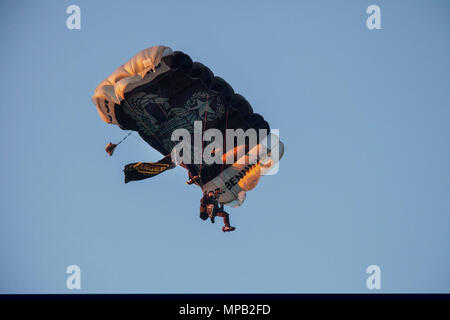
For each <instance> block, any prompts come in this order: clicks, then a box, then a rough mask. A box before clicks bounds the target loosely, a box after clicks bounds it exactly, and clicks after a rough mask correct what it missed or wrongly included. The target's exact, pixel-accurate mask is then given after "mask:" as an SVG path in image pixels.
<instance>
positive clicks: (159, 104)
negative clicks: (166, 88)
mask: <svg viewBox="0 0 450 320" xmlns="http://www.w3.org/2000/svg"><path fill="white" fill-rule="evenodd" d="M158 96H159V97H160V98H161V87H160V86H158ZM157 105H158V107H159V109H160V110H161V111H162V112H163V113H164V116H165V117H166V120H169V117H168V116H167V113H166V110H164V107H162V106H161V103H158V104H157Z"/></svg>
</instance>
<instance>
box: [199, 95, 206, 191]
mask: <svg viewBox="0 0 450 320" xmlns="http://www.w3.org/2000/svg"><path fill="white" fill-rule="evenodd" d="M208 100H209V94H207V95H206V107H205V119H204V121H203V122H204V123H203V131H202V157H201V159H202V160H201V162H200V172H199V173H198V176H199V178H200V185H201V188H203V181H202V165H203V135H204V133H205V129H206V122H207V121H208V117H207V115H208Z"/></svg>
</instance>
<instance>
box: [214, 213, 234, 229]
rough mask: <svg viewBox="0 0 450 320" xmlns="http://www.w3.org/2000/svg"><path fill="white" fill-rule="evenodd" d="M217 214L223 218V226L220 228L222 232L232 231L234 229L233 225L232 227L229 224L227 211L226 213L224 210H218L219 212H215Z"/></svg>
mask: <svg viewBox="0 0 450 320" xmlns="http://www.w3.org/2000/svg"><path fill="white" fill-rule="evenodd" d="M217 216H219V217H222V218H223V224H224V226H223V228H222V231H223V232H228V231H234V230H235V229H236V228H235V227H232V226H231V225H230V215H229V214H228V213H226V212H225V211H219V212H217Z"/></svg>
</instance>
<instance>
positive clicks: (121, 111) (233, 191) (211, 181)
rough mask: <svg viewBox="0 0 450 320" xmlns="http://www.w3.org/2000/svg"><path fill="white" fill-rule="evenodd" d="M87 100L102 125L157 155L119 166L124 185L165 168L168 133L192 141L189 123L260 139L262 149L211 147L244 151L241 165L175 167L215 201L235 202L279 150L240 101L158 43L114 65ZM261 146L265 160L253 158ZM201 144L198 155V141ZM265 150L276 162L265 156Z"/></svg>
mask: <svg viewBox="0 0 450 320" xmlns="http://www.w3.org/2000/svg"><path fill="white" fill-rule="evenodd" d="M92 101H93V102H94V104H95V105H96V107H97V110H98V112H99V114H100V117H101V118H102V119H103V120H104V121H105V122H107V123H110V124H115V125H118V126H119V127H120V128H121V129H123V130H133V131H136V132H138V133H139V135H140V136H141V137H142V139H143V140H144V141H146V142H147V143H148V144H149V145H150V146H151V147H153V148H154V149H156V150H158V151H159V152H160V153H161V154H162V155H164V158H163V160H161V161H159V162H158V163H151V164H145V163H144V164H142V163H134V164H130V165H128V166H126V168H125V173H126V175H127V174H128V181H131V180H140V179H144V178H147V177H150V176H155V175H156V174H159V173H160V172H163V171H165V170H166V169H168V168H172V167H173V166H172V164H169V162H170V161H169V162H168V161H167V159H168V157H169V156H170V154H171V153H172V151H173V150H174V148H175V147H176V145H177V144H178V141H172V140H171V137H172V133H173V132H174V131H175V130H177V129H185V130H187V131H188V132H189V134H190V135H191V136H192V137H193V138H194V134H195V128H194V123H195V122H198V121H200V122H201V124H202V126H203V128H202V129H203V131H206V130H208V129H216V130H218V131H220V132H222V133H223V134H224V135H225V132H226V131H227V129H234V130H236V129H242V130H244V131H246V130H248V129H255V130H256V132H257V133H258V135H259V136H258V138H259V139H260V140H259V141H260V142H261V141H264V139H265V141H266V143H265V145H264V144H261V143H258V144H257V145H249V143H248V142H245V143H242V144H241V145H240V146H239V145H238V146H227V145H226V143H225V142H224V144H223V148H219V149H221V150H220V151H222V150H223V152H222V153H223V157H224V159H225V158H226V159H228V158H230V157H235V155H236V151H237V150H238V149H242V148H244V152H243V156H241V157H240V160H241V161H238V160H239V159H236V158H233V159H234V160H236V161H234V160H232V161H227V163H213V164H208V163H206V162H204V161H201V162H200V163H178V164H179V165H181V166H182V167H184V168H186V169H187V170H188V173H189V176H190V177H198V179H197V180H196V184H198V185H199V186H200V187H201V188H202V190H203V191H209V190H216V189H218V188H219V189H220V195H219V197H218V200H219V202H221V203H225V204H229V205H240V204H242V202H243V201H244V199H245V193H246V192H247V191H249V190H251V189H253V188H254V187H255V186H256V184H257V183H258V181H259V179H260V177H261V175H263V174H264V173H265V172H267V171H268V170H270V169H271V168H272V167H273V166H274V165H276V162H277V161H278V160H279V159H280V158H281V156H282V154H283V152H284V146H283V144H282V143H281V142H280V141H279V140H278V137H276V136H275V135H273V134H270V126H269V124H268V123H267V121H266V120H265V119H264V118H263V117H262V116H261V115H260V114H258V113H255V112H253V108H252V107H251V105H250V103H249V102H248V101H247V100H246V99H245V98H244V97H243V96H241V95H240V94H237V93H235V92H234V90H233V88H232V87H231V86H230V85H229V84H228V83H227V82H226V81H225V80H223V79H222V78H220V77H217V76H214V74H213V72H212V71H211V70H210V69H209V68H208V67H206V66H205V65H203V64H202V63H200V62H193V61H192V60H191V58H190V57H189V56H188V55H186V54H185V53H183V52H181V51H173V50H172V49H171V48H169V47H166V46H154V47H150V48H147V49H145V50H142V51H141V52H139V53H138V54H137V55H135V56H134V57H133V58H131V59H130V60H129V61H128V62H126V63H125V64H123V65H122V66H120V67H119V68H117V69H116V70H115V71H114V72H113V73H112V74H111V75H110V76H109V77H108V78H106V79H105V80H103V81H102V82H101V83H100V84H99V85H98V87H97V88H96V89H95V94H94V96H93V97H92ZM194 140H195V139H192V140H191V141H192V150H193V151H194V150H196V148H197V149H198V145H197V146H196V145H195V144H194ZM263 145H264V147H266V148H267V149H268V150H269V156H264V157H259V156H258V150H259V149H260V148H261V147H262V146H263ZM201 147H202V151H203V143H202V146H201ZM214 151H216V149H214ZM272 151H274V152H275V153H276V155H277V156H276V157H271V155H270V154H271V153H272V154H273V152H272ZM111 154H112V152H111ZM251 160H253V161H251ZM126 177H127V176H126ZM126 179H127V178H126ZM128 181H127V182H128Z"/></svg>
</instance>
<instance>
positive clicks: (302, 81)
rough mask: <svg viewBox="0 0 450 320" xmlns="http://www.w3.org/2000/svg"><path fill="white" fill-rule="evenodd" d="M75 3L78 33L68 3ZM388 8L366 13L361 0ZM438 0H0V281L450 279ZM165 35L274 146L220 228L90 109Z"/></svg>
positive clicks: (298, 288)
mask: <svg viewBox="0 0 450 320" xmlns="http://www.w3.org/2000/svg"><path fill="white" fill-rule="evenodd" d="M71 4H76V5H78V6H80V8H81V19H82V20H81V30H68V29H67V28H66V19H67V16H68V15H67V14H66V8H67V7H68V6H69V5H71ZM371 4H377V5H379V6H380V8H381V19H382V20H381V25H382V29H381V30H372V31H370V30H368V29H367V27H366V19H367V17H368V15H367V14H366V8H367V7H368V6H369V5H371ZM449 15H450V3H449V2H448V1H444V0H442V1H437V0H436V1H377V0H373V1H364V0H363V1H325V0H323V1H245V2H243V1H237V0H232V1H226V2H223V1H189V2H187V1H129V2H127V3H126V4H125V3H123V2H114V3H110V2H109V1H31V2H30V1H2V2H1V4H0V16H1V19H0V36H1V39H2V48H1V51H0V52H1V59H0V65H1V70H2V74H3V77H2V79H1V80H0V81H1V86H0V93H1V98H2V102H1V108H0V116H1V120H2V125H1V126H0V134H1V137H2V138H1V140H0V147H1V150H2V157H1V160H0V164H1V165H0V170H1V171H0V174H1V177H2V183H1V185H0V186H1V190H0V191H1V200H2V201H1V202H0V292H1V293H73V292H74V291H70V290H68V289H66V278H67V274H66V273H65V271H66V268H67V266H69V265H72V264H75V265H78V266H80V268H81V272H82V277H81V279H82V280H81V282H82V289H81V290H80V291H75V292H82V293H136V292H146V293H166V292H175V293H187V292H239V293H240V292H371V291H369V290H368V289H367V288H366V278H367V276H368V275H367V274H366V268H367V266H369V265H372V264H376V265H379V266H380V268H381V282H382V289H381V290H380V292H450V271H449V270H450V197H449V194H450V170H449V164H450V149H449V138H450V125H449V119H450V97H449V95H450V90H449V83H450V60H449V56H450V41H449V39H450V19H449V18H450V17H449ZM157 44H164V45H168V46H170V47H172V48H173V49H174V50H182V51H184V52H186V53H188V54H189V55H190V56H191V57H192V58H193V59H194V60H196V61H201V62H202V63H204V64H206V65H207V66H209V67H210V68H211V70H212V71H213V72H214V73H215V74H217V75H219V76H221V77H223V78H224V79H226V80H227V81H228V82H229V83H230V84H231V85H232V86H233V88H234V89H235V91H236V92H239V93H241V94H242V95H244V96H245V97H246V98H247V99H248V100H249V101H250V103H251V104H252V106H253V108H254V110H255V111H257V112H258V113H261V114H262V115H263V116H264V117H265V118H266V119H267V120H268V121H269V123H270V124H271V127H272V128H279V129H280V135H281V139H282V140H283V141H284V143H285V146H286V152H285V156H284V158H283V160H282V161H281V163H280V171H279V173H278V174H277V175H274V176H267V177H263V179H262V181H261V183H260V184H259V185H258V186H257V187H256V188H255V189H254V190H253V191H251V192H249V194H248V196H247V201H246V202H245V204H244V205H243V206H242V207H241V208H239V209H230V210H229V212H230V214H231V219H232V223H233V224H234V225H236V226H237V230H236V231H235V232H233V233H227V234H224V233H222V232H221V231H220V227H219V225H218V224H215V225H211V224H210V223H208V222H203V221H202V220H200V219H199V218H198V206H199V199H200V196H201V192H200V190H199V189H198V188H196V187H194V186H187V185H186V184H185V183H184V182H185V181H186V179H187V178H186V172H185V170H183V169H181V168H177V169H176V170H171V171H169V172H166V173H165V174H163V175H161V176H159V177H156V178H155V179H151V180H148V181H145V180H144V181H141V182H136V183H129V184H127V185H125V184H124V183H123V177H122V168H123V165H125V164H127V163H130V162H136V161H154V160H158V159H159V158H160V155H159V154H158V153H157V152H156V151H154V150H152V149H151V148H150V147H149V146H147V145H146V144H145V143H144V142H143V141H141V140H140V139H139V138H138V136H137V135H135V134H134V135H132V136H131V137H130V138H129V139H128V140H127V141H126V143H124V144H123V145H121V146H120V148H119V149H117V150H116V153H115V154H114V156H113V157H112V158H110V157H108V156H107V154H106V153H105V152H104V147H105V145H106V144H107V143H108V142H110V141H118V140H120V139H121V138H122V137H123V136H124V134H125V132H123V131H121V130H120V129H119V128H118V127H115V126H111V125H107V124H105V123H103V121H102V120H101V119H100V117H99V116H98V114H97V111H96V110H95V107H94V105H93V104H92V102H91V101H90V99H91V96H92V94H93V91H94V89H95V87H96V86H97V84H98V83H99V82H100V81H102V80H103V79H104V78H105V77H106V76H108V75H109V74H110V73H111V72H112V71H113V70H114V69H115V68H117V67H118V66H119V65H121V64H122V63H124V62H125V61H127V60H128V59H129V58H131V57H132V56H133V55H135V54H136V53H137V52H139V51H140V50H142V49H144V48H146V47H149V46H152V45H157Z"/></svg>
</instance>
